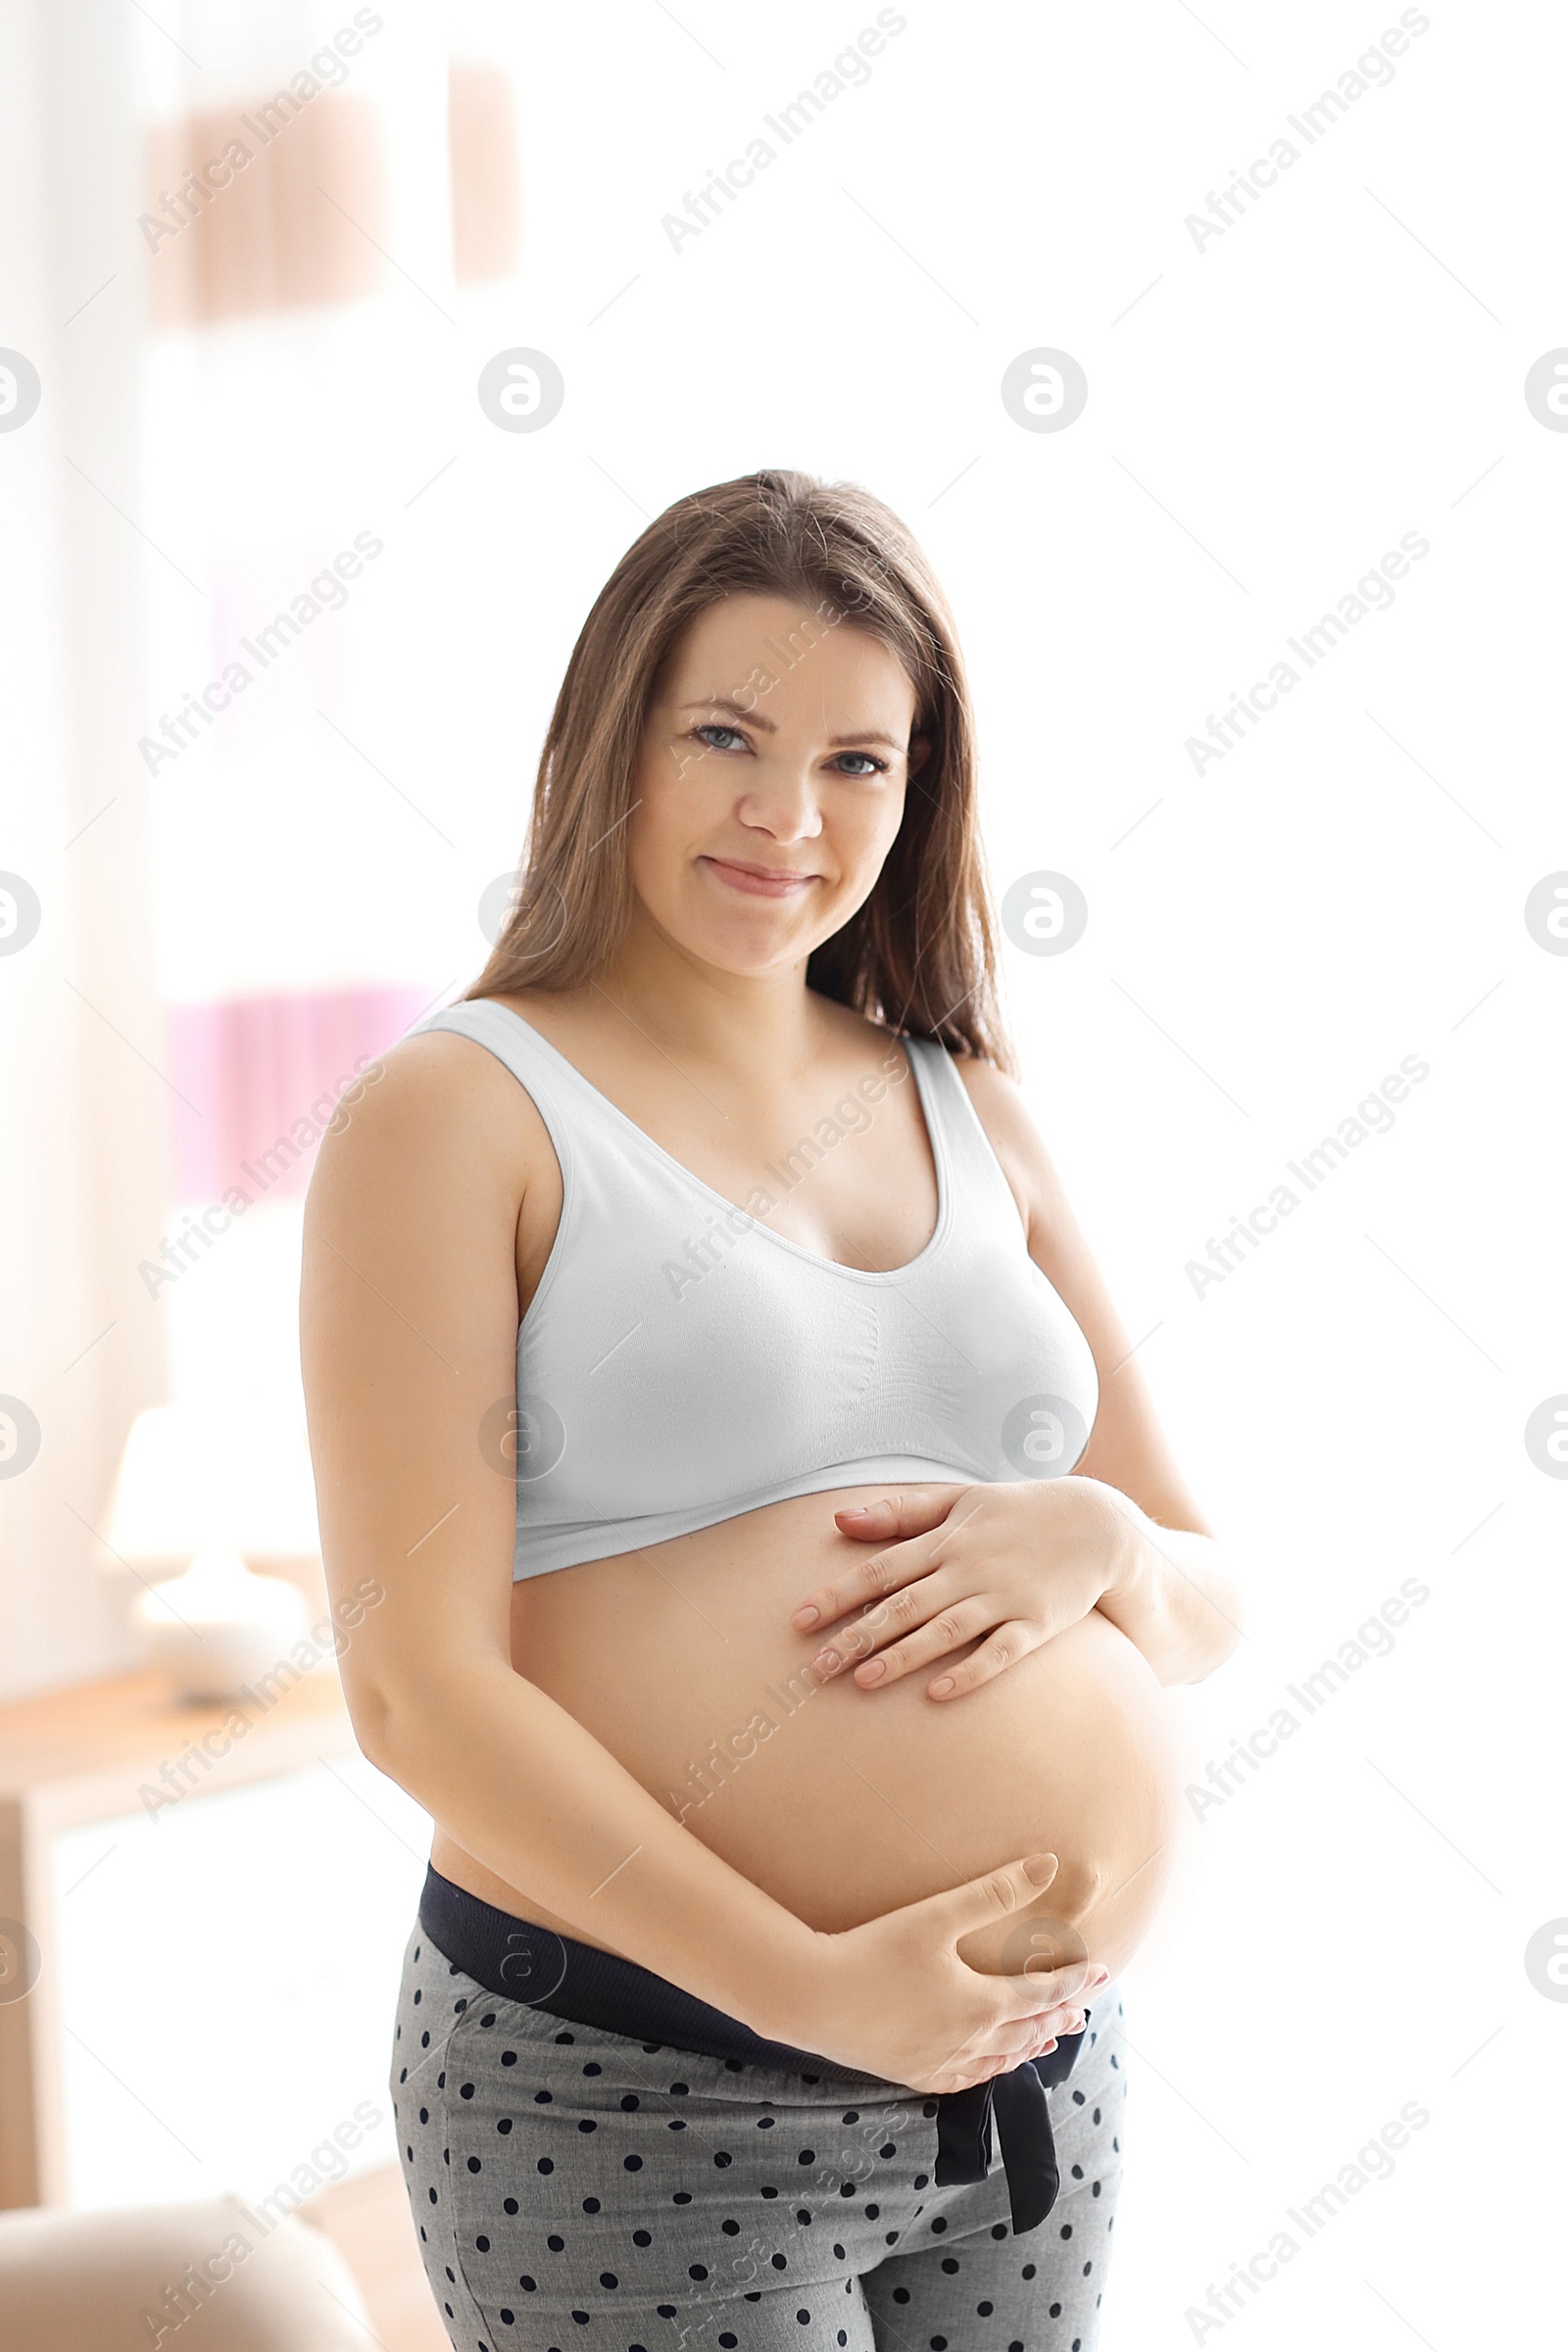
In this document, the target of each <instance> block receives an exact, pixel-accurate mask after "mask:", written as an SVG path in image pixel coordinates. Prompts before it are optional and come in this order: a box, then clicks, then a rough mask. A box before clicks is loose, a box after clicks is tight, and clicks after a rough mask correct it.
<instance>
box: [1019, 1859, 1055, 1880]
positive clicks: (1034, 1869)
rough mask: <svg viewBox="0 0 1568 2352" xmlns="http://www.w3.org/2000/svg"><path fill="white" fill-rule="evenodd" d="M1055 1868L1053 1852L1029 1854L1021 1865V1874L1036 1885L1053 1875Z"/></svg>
mask: <svg viewBox="0 0 1568 2352" xmlns="http://www.w3.org/2000/svg"><path fill="white" fill-rule="evenodd" d="M1055 1869H1056V1857H1055V1855H1054V1854H1031V1855H1030V1857H1029V1859H1028V1861H1027V1862H1026V1863H1025V1864H1024V1866H1023V1875H1024V1877H1025V1878H1026V1879H1028V1880H1030V1881H1031V1882H1032V1883H1033V1885H1035V1886H1036V1887H1043V1886H1044V1885H1045V1883H1046V1881H1047V1880H1048V1879H1049V1878H1053V1877H1054V1875H1055Z"/></svg>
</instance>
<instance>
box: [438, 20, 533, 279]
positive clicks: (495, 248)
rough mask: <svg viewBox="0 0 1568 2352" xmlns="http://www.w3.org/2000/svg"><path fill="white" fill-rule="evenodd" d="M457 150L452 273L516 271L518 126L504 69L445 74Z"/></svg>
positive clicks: (471, 275) (481, 275)
mask: <svg viewBox="0 0 1568 2352" xmlns="http://www.w3.org/2000/svg"><path fill="white" fill-rule="evenodd" d="M447 125H448V135H449V139H450V143H451V150H452V274H453V276H454V277H455V278H456V279H457V282H458V284H459V285H460V286H463V285H474V284H479V283H481V282H482V281H483V280H485V279H487V278H497V277H511V276H513V275H514V274H515V270H516V268H517V123H516V112H515V107H514V104H513V97H512V82H511V80H510V78H509V76H508V75H507V74H506V73H503V71H502V69H501V68H500V67H499V66H464V65H456V64H455V65H453V66H452V68H451V70H450V72H449V74H448V78H447Z"/></svg>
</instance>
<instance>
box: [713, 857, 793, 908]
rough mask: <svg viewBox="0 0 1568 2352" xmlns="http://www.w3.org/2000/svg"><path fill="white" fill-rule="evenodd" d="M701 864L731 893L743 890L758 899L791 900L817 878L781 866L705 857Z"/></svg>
mask: <svg viewBox="0 0 1568 2352" xmlns="http://www.w3.org/2000/svg"><path fill="white" fill-rule="evenodd" d="M702 863H703V864H704V865H706V866H707V867H708V869H709V871H710V873H711V874H714V875H716V876H717V878H718V880H719V881H720V882H723V883H726V884H727V885H728V887H729V888H730V889H731V890H739V891H745V892H747V893H748V894H749V895H750V896H751V897H753V898H757V899H788V898H793V897H794V896H795V894H796V893H797V891H802V890H805V889H806V887H807V885H808V884H809V883H811V882H814V881H815V880H816V878H817V877H816V876H815V874H797V873H793V872H791V871H789V870H788V869H786V868H784V867H781V866H756V865H734V864H732V863H731V862H730V860H729V859H728V858H703V859H702Z"/></svg>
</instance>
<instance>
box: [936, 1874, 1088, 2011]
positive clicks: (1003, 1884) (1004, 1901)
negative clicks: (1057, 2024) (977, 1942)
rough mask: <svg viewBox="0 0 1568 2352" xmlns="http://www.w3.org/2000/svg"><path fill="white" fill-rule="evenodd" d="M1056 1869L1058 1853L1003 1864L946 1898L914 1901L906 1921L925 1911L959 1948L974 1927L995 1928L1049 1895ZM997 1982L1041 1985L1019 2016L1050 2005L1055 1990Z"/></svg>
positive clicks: (1036, 1980)
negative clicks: (1000, 1922)
mask: <svg viewBox="0 0 1568 2352" xmlns="http://www.w3.org/2000/svg"><path fill="white" fill-rule="evenodd" d="M1057 1868H1058V1864H1057V1861H1056V1857H1055V1855H1054V1854H1050V1853H1040V1854H1026V1855H1025V1856H1024V1858H1023V1859H1022V1860H1021V1861H1019V1862H1004V1863H1003V1864H1002V1865H1001V1867H1000V1868H999V1869H997V1870H986V1871H982V1872H981V1874H980V1876H979V1877H978V1878H977V1879H966V1880H965V1882H964V1884H963V1885H962V1886H961V1887H948V1888H947V1889H946V1890H945V1891H944V1892H943V1893H941V1894H928V1895H927V1896H926V1897H925V1898H924V1900H923V1901H922V1902H918V1903H911V1904H910V1905H909V1906H908V1910H907V1913H906V1917H908V1916H909V1915H910V1914H911V1913H919V1912H924V1913H925V1914H926V1915H927V1916H928V1917H929V1918H930V1919H931V1920H932V1922H933V1923H934V1925H935V1926H936V1928H937V1929H938V1931H939V1933H940V1935H941V1936H942V1939H943V1940H944V1941H945V1942H948V1943H955V1944H956V1943H957V1942H958V1941H959V1940H960V1939H961V1938H962V1937H963V1936H967V1935H969V1934H970V1933H971V1932H972V1931H973V1930H974V1929H976V1928H988V1927H994V1926H995V1924H996V1922H997V1921H998V1920H999V1919H1009V1918H1010V1917H1011V1916H1012V1914H1013V1912H1015V1911H1022V1910H1024V1909H1025V1908H1026V1907H1027V1905H1029V1904H1030V1903H1032V1902H1033V1901H1034V1900H1035V1898H1036V1897H1037V1896H1038V1895H1040V1894H1042V1893H1044V1891H1045V1889H1046V1888H1047V1887H1049V1886H1050V1885H1051V1882H1052V1880H1053V1879H1054V1877H1055V1875H1056V1871H1057ZM995 1982H997V1983H999V1984H1006V1985H1034V1986H1035V1987H1036V1997H1035V1999H1033V2000H1032V2001H1027V2002H1023V2003H1020V2005H1019V2009H1018V2012H1017V2013H1018V2014H1019V2015H1020V2016H1021V2015H1022V2014H1023V2013H1024V2011H1025V2010H1026V2009H1047V2008H1049V2007H1050V2006H1051V1994H1052V1990H1053V1989H1054V1987H1050V1986H1049V1985H1048V1983H1047V1980H1046V1979H1044V1978H1041V1977H1034V1978H1031V1977H1005V1978H998V1979H996V1980H995Z"/></svg>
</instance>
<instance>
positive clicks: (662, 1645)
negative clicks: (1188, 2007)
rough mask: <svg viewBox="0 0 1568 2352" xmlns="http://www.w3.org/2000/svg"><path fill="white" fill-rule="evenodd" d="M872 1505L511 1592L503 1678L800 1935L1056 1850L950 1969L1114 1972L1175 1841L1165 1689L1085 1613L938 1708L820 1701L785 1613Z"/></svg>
mask: <svg viewBox="0 0 1568 2352" xmlns="http://www.w3.org/2000/svg"><path fill="white" fill-rule="evenodd" d="M869 1492H870V1491H869V1490H855V1491H851V1492H850V1493H849V1494H847V1495H846V1494H843V1493H838V1494H832V1495H809V1496H804V1497H800V1498H798V1499H795V1500H792V1501H789V1502H784V1503H775V1504H773V1505H771V1506H769V1507H767V1508H766V1509H763V1510H761V1511H754V1512H750V1513H748V1514H747V1515H746V1516H745V1517H744V1518H741V1519H736V1520H731V1521H727V1522H725V1523H724V1524H723V1525H721V1526H718V1527H713V1528H707V1529H704V1530H702V1531H700V1532H699V1533H698V1534H697V1535H694V1536H689V1537H682V1538H679V1539H676V1540H674V1541H672V1542H670V1543H667V1544H660V1545H658V1546H657V1547H655V1548H654V1549H652V1550H650V1551H648V1552H644V1553H633V1554H628V1555H623V1556H620V1557H617V1558H614V1559H611V1560H605V1561H597V1562H592V1563H587V1564H585V1565H583V1566H582V1567H578V1568H571V1569H564V1570H561V1571H559V1572H557V1573H556V1574H554V1575H551V1576H546V1577H539V1578H536V1579H530V1580H524V1581H523V1582H522V1583H520V1584H518V1585H517V1586H516V1587H515V1593H514V1611H513V1661H514V1664H515V1666H516V1668H517V1670H518V1672H519V1673H523V1674H526V1675H527V1676H528V1677H529V1678H530V1680H531V1681H533V1682H535V1683H537V1684H538V1685H539V1686H540V1687H541V1688H542V1689H544V1690H546V1691H549V1692H550V1694H551V1696H552V1697H554V1698H556V1699H557V1700H558V1701H559V1702H560V1703H561V1704H562V1705H563V1706H564V1707H566V1708H567V1709H568V1710H569V1711H570V1712H571V1713H572V1714H573V1715H575V1716H576V1717H577V1719H578V1721H579V1722H581V1723H582V1724H584V1725H585V1726H586V1728H587V1729H588V1730H590V1731H591V1732H592V1733H593V1734H594V1736H595V1738H596V1739H598V1740H601V1741H602V1742H603V1744H604V1745H605V1746H606V1747H608V1748H609V1749H610V1750H611V1752H612V1753H613V1755H615V1756H616V1757H617V1758H618V1759H619V1761H620V1762H621V1763H622V1764H624V1765H625V1766H626V1768H627V1770H628V1771H630V1772H631V1773H633V1774H634V1775H635V1776H636V1778H637V1779H638V1780H639V1781H641V1783H642V1784H643V1786H644V1787H645V1788H646V1789H649V1791H650V1792H651V1793H652V1794H653V1795H655V1796H657V1797H658V1798H659V1799H660V1800H661V1802H662V1803H664V1804H667V1805H668V1807H669V1809H670V1811H671V1812H672V1813H674V1814H676V1815H677V1816H678V1817H679V1818H680V1819H681V1820H683V1821H684V1823H685V1825H686V1827H687V1828H688V1829H689V1830H691V1832H692V1833H693V1835H694V1836H696V1837H698V1838H702V1840H703V1841H704V1843H705V1844H707V1845H709V1846H710V1847H711V1848H712V1850H713V1851H715V1852H716V1853H718V1854H720V1855H722V1856H723V1858H724V1859H725V1860H726V1861H728V1862H729V1863H731V1864H732V1865H733V1866H734V1868H736V1869H737V1870H739V1871H741V1872H742V1873H743V1874H744V1876H745V1877H747V1878H748V1879H750V1880H751V1881H752V1882H753V1883H754V1884H755V1885H757V1886H759V1887H762V1888H763V1889H764V1890H765V1891H766V1892H767V1893H769V1894H771V1895H772V1896H774V1897H775V1899H776V1900H778V1901H779V1902H781V1903H783V1904H784V1905H785V1906H786V1907H787V1908H788V1909H789V1910H791V1911H793V1912H794V1913H795V1914H796V1916H797V1917H798V1918H800V1919H802V1920H804V1921H806V1922H807V1924H808V1925H809V1926H810V1927H813V1928H817V1929H821V1930H824V1931H834V1930H838V1929H842V1928H849V1927H854V1926H858V1924H859V1923H860V1922H862V1921H864V1920H867V1919H871V1918H875V1917H878V1916H880V1915H881V1914H882V1913H884V1912H887V1911H891V1910H894V1909H897V1908H899V1907H900V1906H901V1905H903V1904H906V1903H909V1902H913V1901H916V1900H918V1899H919V1898H920V1897H922V1896H924V1895H928V1894H933V1893H935V1892H937V1891H938V1890H940V1889H942V1888H945V1887H954V1886H956V1885H959V1884H961V1883H962V1882H963V1881H965V1880H968V1879H971V1878H973V1877H975V1876H976V1875H977V1874H978V1873H980V1872H981V1871H984V1870H987V1869H990V1868H992V1867H994V1866H996V1865H998V1864H1001V1863H1005V1862H1012V1861H1016V1860H1017V1859H1018V1858H1019V1857H1020V1856H1022V1855H1025V1854H1029V1853H1036V1852H1040V1851H1049V1852H1051V1853H1054V1854H1055V1855H1056V1856H1057V1857H1058V1859H1059V1863H1060V1868H1059V1871H1058V1873H1057V1876H1056V1879H1055V1881H1054V1884H1053V1885H1052V1886H1051V1887H1049V1888H1048V1890H1047V1892H1046V1893H1045V1895H1043V1896H1042V1897H1041V1899H1040V1901H1039V1902H1038V1903H1037V1904H1036V1905H1035V1906H1033V1908H1032V1910H1031V1911H1030V1912H1028V1913H1023V1914H1019V1915H1018V1916H1017V1917H1015V1918H1013V1919H1011V1920H1008V1921H1005V1922H1003V1923H1000V1924H999V1926H998V1927H996V1928H994V1929H991V1928H988V1929H986V1930H985V1931H983V1932H982V1933H980V1934H977V1935H975V1936H968V1937H966V1938H965V1939H964V1941H963V1943H962V1945H961V1946H960V1950H961V1953H962V1957H963V1958H964V1959H965V1960H967V1961H968V1962H969V1963H970V1965H971V1966H973V1967H975V1968H979V1969H983V1970H988V1971H997V1972H1002V1973H1008V1972H1010V1971H1012V1970H1014V1969H1016V1968H1018V1967H1020V1966H1021V1965H1023V1963H1024V1961H1025V1960H1027V1959H1029V1958H1030V1957H1031V1956H1033V1957H1036V1958H1038V1960H1039V1961H1040V1962H1042V1963H1044V1962H1045V1961H1046V1960H1047V1959H1048V1958H1050V1959H1056V1958H1060V1957H1079V1956H1082V1955H1083V1954H1084V1953H1085V1952H1087V1954H1088V1956H1090V1957H1091V1958H1094V1959H1097V1960H1102V1961H1103V1962H1104V1963H1105V1964H1106V1966H1107V1967H1109V1969H1110V1971H1111V1973H1112V1975H1113V1976H1114V1975H1116V1974H1117V1973H1119V1971H1120V1969H1121V1968H1122V1967H1123V1966H1124V1965H1125V1963H1126V1961H1127V1960H1128V1959H1129V1958H1130V1957H1131V1955H1132V1952H1133V1951H1134V1949H1136V1947H1137V1944H1138V1943H1139V1941H1140V1940H1141V1939H1142V1937H1143V1935H1144V1934H1145V1932H1146V1931H1147V1929H1148V1927H1149V1925H1150V1923H1151V1921H1152V1918H1153V1915H1154V1912H1155V1910H1156V1909H1157V1907H1158V1903H1159V1899H1160V1895H1161V1893H1162V1891H1163V1889H1164V1886H1165V1882H1166V1878H1167V1875H1168V1868H1169V1861H1170V1852H1169V1848H1170V1843H1171V1840H1172V1838H1173V1837H1174V1835H1175V1828H1176V1820H1177V1810H1176V1798H1177V1776H1176V1761H1175V1750H1174V1746H1173V1741H1172V1738H1171V1731H1170V1727H1169V1725H1168V1723H1167V1720H1166V1708H1165V1698H1164V1693H1163V1692H1162V1691H1161V1690H1160V1688H1159V1685H1158V1683H1157V1682H1156V1680H1155V1678H1154V1675H1153V1673H1152V1669H1151V1668H1150V1667H1149V1665H1148V1664H1147V1662H1146V1661H1145V1659H1144V1658H1143V1657H1142V1655H1141V1654H1140V1653H1139V1651H1138V1650H1137V1649H1136V1648H1135V1647H1134V1645H1133V1644H1132V1642H1129V1641H1128V1640H1127V1638H1126V1637H1125V1635H1123V1634H1122V1633H1120V1632H1119V1631H1118V1629H1117V1628H1116V1627H1115V1626H1113V1625H1111V1624H1110V1622H1109V1621H1108V1619H1106V1618H1104V1617H1102V1616H1101V1615H1100V1614H1099V1612H1098V1611H1096V1610H1091V1611H1090V1613H1089V1615H1088V1616H1087V1617H1084V1618H1082V1619H1080V1620H1079V1621H1078V1622H1077V1623H1076V1624H1075V1625H1073V1626H1071V1627H1069V1628H1068V1629H1067V1630H1066V1631H1065V1632H1064V1633H1061V1634H1059V1635H1057V1636H1055V1637H1054V1639H1053V1640H1051V1641H1049V1642H1046V1643H1045V1644H1044V1645H1043V1646H1042V1647H1041V1648H1039V1649H1037V1650H1034V1651H1032V1652H1031V1653H1030V1654H1029V1655H1028V1656H1026V1657H1024V1658H1022V1659H1020V1660H1019V1661H1018V1662H1017V1663H1016V1664H1015V1665H1013V1666H1010V1667H1008V1668H1007V1669H1006V1671H1005V1673H1003V1674H1001V1675H1000V1676H998V1677H997V1678H996V1680H995V1681H993V1682H990V1683H987V1684H985V1685H984V1686H982V1687H981V1688H980V1689H979V1690H977V1691H971V1692H968V1693H966V1694H965V1695H963V1696H962V1697H960V1698H958V1699H956V1700H954V1701H951V1702H949V1703H947V1704H942V1703H940V1702H937V1701H934V1700H932V1699H930V1698H928V1697H927V1696H926V1692H925V1684H926V1681H927V1679H928V1678H927V1677H926V1676H924V1675H916V1676H911V1677H909V1678H907V1680H904V1681H900V1682H895V1683H893V1684H891V1685H889V1686H888V1687H886V1688H884V1689H881V1690H870V1691H866V1690H862V1689H860V1688H859V1687H858V1686H857V1685H856V1684H855V1683H854V1681H853V1680H852V1679H850V1678H848V1677H844V1678H840V1679H837V1680H834V1681H830V1682H827V1683H819V1682H818V1681H817V1680H816V1678H815V1676H814V1675H813V1673H812V1671H811V1669H810V1666H809V1658H810V1655H811V1652H812V1651H813V1649H815V1648H817V1647H819V1646H820V1637H817V1638H815V1639H811V1638H807V1637H803V1636H801V1635H800V1634H797V1633H795V1632H793V1631H792V1630H791V1628H790V1625H789V1621H788V1620H789V1612H790V1610H791V1609H792V1607H793V1606H794V1605H795V1603H796V1602H797V1600H798V1599H799V1598H800V1595H801V1593H803V1591H806V1590H809V1589H810V1587H811V1586H812V1585H813V1584H815V1583H817V1582H819V1581H820V1580H821V1579H822V1578H824V1577H826V1576H830V1575H832V1574H833V1573H834V1571H835V1569H836V1568H837V1567H838V1566H839V1565H840V1563H841V1562H842V1561H843V1560H844V1558H845V1556H846V1555H847V1554H849V1553H851V1552H852V1551H853V1550H854V1549H855V1548H856V1547H855V1546H853V1545H852V1544H851V1543H850V1540H849V1539H848V1538H846V1537H844V1536H842V1535H840V1534H839V1533H838V1531H837V1530H836V1529H835V1528H834V1526H833V1524H832V1513H833V1510H834V1509H835V1507H837V1506H839V1505H840V1504H842V1503H843V1502H845V1501H846V1500H851V1501H853V1500H856V1499H859V1498H860V1497H861V1495H862V1494H868V1493H869ZM517 1892H518V1895H519V1896H520V1897H522V1898H524V1899H522V1900H519V1901H518V1902H517V1903H516V1904H515V1906H514V1907H515V1908H516V1909H518V1910H519V1911H521V1912H523V1913H524V1915H526V1912H527V1905H526V1899H525V1898H526V1889H518V1890H517ZM492 1899H493V1898H492ZM536 1915H537V1914H536ZM1037 1939H1043V1940H1037Z"/></svg>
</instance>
